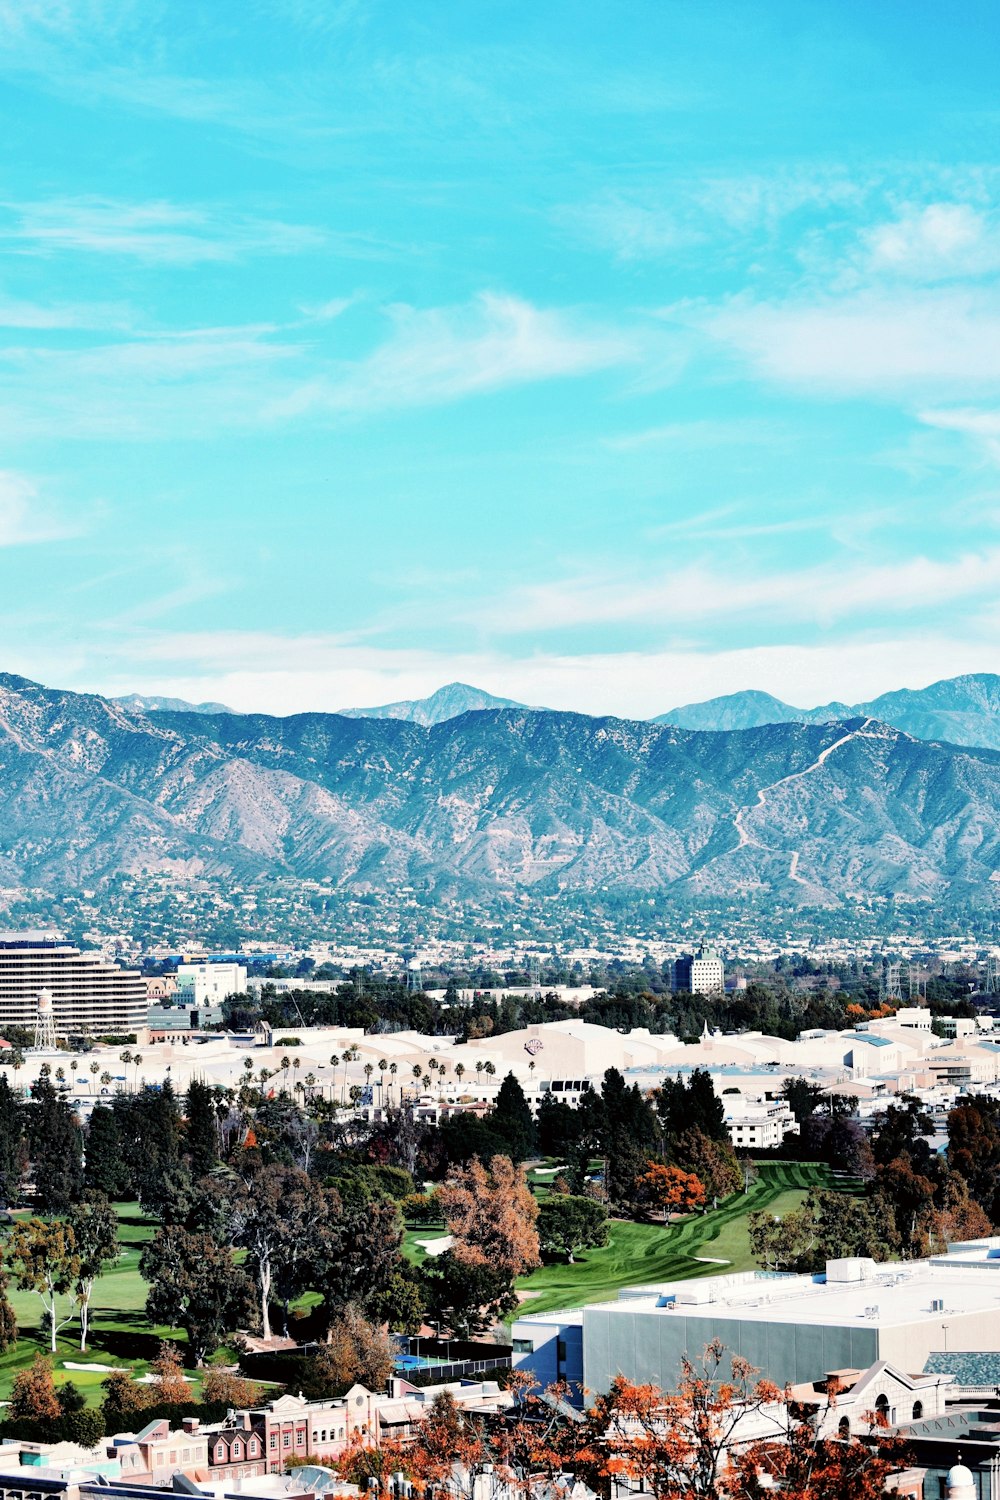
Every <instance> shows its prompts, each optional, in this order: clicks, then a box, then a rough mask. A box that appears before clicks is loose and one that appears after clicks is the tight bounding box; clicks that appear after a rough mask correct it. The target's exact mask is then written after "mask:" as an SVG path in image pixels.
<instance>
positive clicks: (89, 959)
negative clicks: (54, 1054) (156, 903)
mask: <svg viewBox="0 0 1000 1500" xmlns="http://www.w3.org/2000/svg"><path fill="white" fill-rule="evenodd" d="M42 990H46V991H47V992H48V994H49V995H51V997H52V1010H53V1015H54V1018H55V1031H56V1035H57V1036H69V1035H73V1036H76V1035H79V1034H83V1035H86V1036H90V1037H94V1038H97V1037H101V1036H117V1035H121V1034H122V1033H123V1032H124V1033H128V1032H133V1031H138V1029H139V1028H140V1027H142V1026H145V1024H146V984H145V981H144V979H143V977H142V975H141V974H140V973H139V971H138V970H137V969H119V968H117V967H116V966H115V965H114V964H109V963H105V961H104V959H103V958H102V957H101V955H100V954H99V953H86V952H81V951H80V949H79V948H74V947H73V946H72V944H70V943H66V942H63V940H62V939H61V938H60V937H58V936H57V934H56V933H54V932H0V1026H23V1027H24V1028H25V1030H27V1031H31V1032H34V1030H35V1023H36V1021H37V1019H38V997H39V993H40V991H42Z"/></svg>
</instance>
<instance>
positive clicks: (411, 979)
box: [406, 958, 424, 995]
mask: <svg viewBox="0 0 1000 1500" xmlns="http://www.w3.org/2000/svg"><path fill="white" fill-rule="evenodd" d="M423 987H424V976H423V973H422V971H421V968H420V960H419V958H412V959H411V960H410V966H409V968H408V969H407V971H406V988H407V989H408V990H409V991H410V993H411V995H416V994H418V993H419V992H420V990H422V989H423Z"/></svg>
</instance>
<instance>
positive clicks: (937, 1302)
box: [931, 1297, 944, 1312]
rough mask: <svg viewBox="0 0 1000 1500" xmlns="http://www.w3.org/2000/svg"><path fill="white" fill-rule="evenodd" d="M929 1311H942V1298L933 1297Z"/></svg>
mask: <svg viewBox="0 0 1000 1500" xmlns="http://www.w3.org/2000/svg"><path fill="white" fill-rule="evenodd" d="M931 1312H944V1298H943V1297H935V1298H934V1300H933V1302H932V1303H931Z"/></svg>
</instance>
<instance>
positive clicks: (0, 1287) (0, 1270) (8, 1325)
mask: <svg viewBox="0 0 1000 1500" xmlns="http://www.w3.org/2000/svg"><path fill="white" fill-rule="evenodd" d="M9 1284H10V1278H9V1277H8V1275H7V1268H6V1266H4V1265H3V1263H2V1262H0V1354H6V1352H7V1350H8V1349H13V1347H14V1345H15V1344H16V1343H17V1315H16V1313H15V1312H14V1309H13V1307H11V1305H10V1300H9V1298H8V1296H7V1288H8V1286H9Z"/></svg>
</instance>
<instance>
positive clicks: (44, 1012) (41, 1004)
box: [35, 990, 56, 1052]
mask: <svg viewBox="0 0 1000 1500" xmlns="http://www.w3.org/2000/svg"><path fill="white" fill-rule="evenodd" d="M55 1045H56V1018H55V1012H54V1011H53V1009H52V996H51V995H50V994H49V991H48V990H39V991H38V1011H37V1013H36V1016H35V1049H36V1051H40V1050H43V1049H44V1050H46V1051H50V1052H51V1051H54V1050H55Z"/></svg>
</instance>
